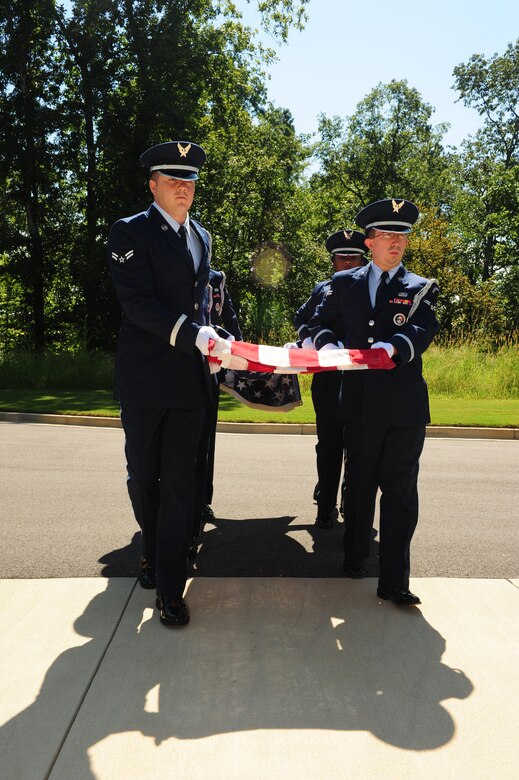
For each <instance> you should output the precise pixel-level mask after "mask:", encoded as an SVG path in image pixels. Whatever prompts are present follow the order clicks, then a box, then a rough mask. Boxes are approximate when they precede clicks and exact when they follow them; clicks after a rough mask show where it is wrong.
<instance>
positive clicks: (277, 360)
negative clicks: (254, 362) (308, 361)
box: [258, 344, 291, 368]
mask: <svg viewBox="0 0 519 780" xmlns="http://www.w3.org/2000/svg"><path fill="white" fill-rule="evenodd" d="M258 363H263V365H266V366H277V367H278V368H291V365H290V355H289V353H288V349H285V348H284V347H270V346H269V345H268V344H260V345H259V346H258Z"/></svg>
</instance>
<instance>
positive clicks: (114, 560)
mask: <svg viewBox="0 0 519 780" xmlns="http://www.w3.org/2000/svg"><path fill="white" fill-rule="evenodd" d="M140 557H141V532H140V531H136V532H135V533H134V535H133V537H132V540H131V542H130V544H127V545H125V546H124V547H120V548H118V549H117V550H110V552H108V553H106V554H105V555H102V556H101V558H99V563H102V564H104V565H103V568H102V569H101V571H100V574H101V576H102V577H137V576H138V574H139V562H140Z"/></svg>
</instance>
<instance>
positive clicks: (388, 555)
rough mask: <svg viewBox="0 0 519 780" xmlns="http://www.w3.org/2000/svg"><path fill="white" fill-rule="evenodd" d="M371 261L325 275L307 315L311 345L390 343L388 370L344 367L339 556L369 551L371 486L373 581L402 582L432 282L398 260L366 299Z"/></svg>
mask: <svg viewBox="0 0 519 780" xmlns="http://www.w3.org/2000/svg"><path fill="white" fill-rule="evenodd" d="M370 267H371V263H370V264H369V265H367V266H364V267H362V268H357V269H353V270H349V271H342V272H340V273H337V274H335V275H334V277H333V279H332V283H331V285H330V287H329V290H328V293H327V295H326V296H325V298H324V300H323V302H322V303H321V305H320V306H319V307H318V309H317V311H316V313H315V315H314V317H313V318H312V320H311V321H310V323H309V325H310V331H311V334H312V337H313V339H314V343H315V345H316V347H317V349H320V348H321V347H322V346H324V344H327V343H336V342H337V340H340V341H342V342H343V344H344V345H345V347H347V348H353V349H369V348H370V347H371V345H372V344H373V343H376V342H379V341H383V342H388V343H391V344H393V346H394V347H395V348H396V350H398V354H397V355H395V357H394V361H395V364H396V367H395V368H394V369H393V370H391V371H383V370H363V371H344V372H343V376H342V383H341V394H340V400H339V416H340V418H341V419H342V420H343V422H344V445H345V449H346V452H347V454H348V457H347V461H346V479H345V493H344V511H345V517H344V522H345V535H344V552H345V561H349V562H351V563H354V564H355V563H360V562H362V561H363V560H365V559H366V558H367V557H368V555H369V546H370V537H371V528H372V524H373V515H374V509H375V500H376V494H377V488H378V487H380V489H381V493H382V497H381V501H380V547H379V564H380V577H379V587H382V588H399V589H402V590H408V588H409V569H410V557H409V548H410V543H411V538H412V536H413V533H414V530H415V527H416V523H417V520H418V491H417V479H418V461H419V457H420V454H421V452H422V448H423V443H424V438H425V426H426V424H427V423H428V422H429V421H430V416H429V401H428V394H427V385H426V383H425V380H424V378H423V376H422V359H421V355H422V353H423V352H424V351H425V350H426V349H427V347H428V346H429V344H430V343H431V341H432V339H433V337H434V336H435V334H436V333H437V331H438V322H437V320H436V317H435V314H434V307H435V304H436V300H437V297H438V292H439V289H438V284H437V283H436V282H435V281H434V280H432V281H431V282H429V281H428V280H427V279H424V278H423V277H421V276H417V275H416V274H413V273H410V272H409V271H407V270H406V268H405V267H404V266H403V265H400V267H399V268H398V270H397V272H396V273H395V275H394V276H393V278H392V279H391V281H390V282H389V283H388V284H387V285H386V287H385V290H384V292H383V294H382V296H381V298H380V300H378V304H377V305H376V308H373V307H372V305H371V300H370V295H369V288H368V277H369V272H370Z"/></svg>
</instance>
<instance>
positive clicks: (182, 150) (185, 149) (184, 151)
mask: <svg viewBox="0 0 519 780" xmlns="http://www.w3.org/2000/svg"><path fill="white" fill-rule="evenodd" d="M177 147H178V151H179V152H180V156H181V157H187V155H188V154H189V150H190V149H191V144H188V145H187V146H182V144H180V143H177ZM393 203H394V201H393ZM397 211H398V209H397Z"/></svg>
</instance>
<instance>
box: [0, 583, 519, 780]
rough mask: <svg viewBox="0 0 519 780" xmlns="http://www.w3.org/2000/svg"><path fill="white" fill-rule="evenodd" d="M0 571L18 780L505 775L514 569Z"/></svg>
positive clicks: (11, 752)
mask: <svg viewBox="0 0 519 780" xmlns="http://www.w3.org/2000/svg"><path fill="white" fill-rule="evenodd" d="M375 588H376V581H375V580H373V579H367V580H361V581H353V580H347V579H337V578H336V579H290V578H221V579H218V578H195V579H193V580H190V582H189V586H188V591H187V600H188V603H189V605H190V607H191V613H192V620H191V624H190V625H189V626H188V627H187V628H185V629H179V630H175V629H167V628H165V627H163V626H161V625H160V623H159V621H158V618H157V614H156V610H153V600H154V598H153V594H151V593H150V592H149V591H143V590H142V589H140V588H139V587H138V586H137V587H136V584H135V580H133V579H124V578H121V579H117V578H114V579H108V580H107V579H103V578H92V579H48V580H2V581H0V601H1V603H2V610H1V618H0V654H1V657H2V666H1V671H0V688H1V691H2V696H1V698H0V723H1V724H2V725H1V728H0V756H1V766H2V770H1V776H2V778H5V780H36V779H37V778H50V780H84V779H86V778H96V780H134V779H135V780H162V779H163V778H166V779H167V780H169V778H182V780H191V779H192V780H195V778H196V779H197V780H198V778H200V780H202V778H203V780H220V778H221V779H222V780H224V779H225V780H235V779H236V780H238V779H239V780H241V778H250V779H251V780H259V779H260V778H261V780H267V779H268V780H273V779H274V780H277V779H278V778H279V780H281V778H283V780H291V779H292V778H294V780H296V779H297V780H307V779H308V780H310V779H311V780H316V779H317V780H321V779H323V780H328V778H329V779H330V780H332V779H333V780H336V779H337V778H338V779H340V780H343V779H344V778H348V779H349V778H355V780H403V779H404V780H405V779H407V778H408V779H409V780H437V778H441V780H450V779H452V780H464V778H467V780H468V779H469V778H470V779H471V780H490V778H492V780H493V779H494V778H499V780H512V779H514V780H515V779H516V778H518V777H519V769H518V765H517V734H518V731H519V730H518V727H519V717H518V707H517V701H518V697H519V679H518V670H519V643H518V639H519V626H518V621H517V616H518V614H519V580H468V579H442V578H434V579H433V578H423V579H415V580H414V581H413V583H412V589H413V590H414V591H415V592H417V593H418V594H419V595H420V596H421V598H422V601H423V604H422V606H421V607H419V608H411V609H399V608H397V607H395V606H394V605H393V604H391V603H389V602H381V601H379V600H378V599H377V597H376V595H375Z"/></svg>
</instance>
